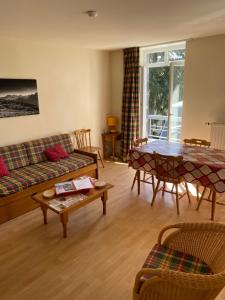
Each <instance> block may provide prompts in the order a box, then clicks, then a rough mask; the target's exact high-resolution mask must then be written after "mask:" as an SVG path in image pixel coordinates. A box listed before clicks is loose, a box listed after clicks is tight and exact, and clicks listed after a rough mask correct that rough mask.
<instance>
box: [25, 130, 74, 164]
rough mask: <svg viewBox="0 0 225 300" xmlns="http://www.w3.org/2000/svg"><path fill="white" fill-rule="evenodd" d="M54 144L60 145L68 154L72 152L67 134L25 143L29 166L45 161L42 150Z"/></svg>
mask: <svg viewBox="0 0 225 300" xmlns="http://www.w3.org/2000/svg"><path fill="white" fill-rule="evenodd" d="M56 144H61V145H62V146H63V147H64V148H65V150H66V151H67V152H68V153H71V152H73V150H74V147H73V143H72V140H71V137H70V135H69V134H60V135H54V136H50V137H46V138H42V139H38V140H33V141H29V142H25V143H24V145H25V147H26V150H27V155H28V159H29V162H30V164H36V163H39V162H41V161H45V160H47V158H46V157H45V155H44V150H45V149H46V148H48V147H52V146H54V145H56Z"/></svg>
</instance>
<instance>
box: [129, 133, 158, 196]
mask: <svg viewBox="0 0 225 300" xmlns="http://www.w3.org/2000/svg"><path fill="white" fill-rule="evenodd" d="M147 143H148V139H147V138H139V139H136V140H134V141H133V147H135V148H136V147H140V146H142V145H146V144H147ZM143 173H144V174H143V179H141V174H140V170H137V171H136V173H135V175H134V179H133V183H132V186H131V190H133V188H134V185H135V183H136V182H137V184H138V195H139V194H140V183H141V182H144V183H148V184H152V189H153V191H154V189H155V181H154V176H153V175H152V174H151V173H150V172H145V171H144V172H143ZM148 175H149V176H148ZM146 176H148V177H147V178H146Z"/></svg>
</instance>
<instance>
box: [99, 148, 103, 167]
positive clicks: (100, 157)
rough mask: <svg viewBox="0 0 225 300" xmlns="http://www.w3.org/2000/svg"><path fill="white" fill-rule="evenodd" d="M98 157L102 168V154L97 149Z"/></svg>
mask: <svg viewBox="0 0 225 300" xmlns="http://www.w3.org/2000/svg"><path fill="white" fill-rule="evenodd" d="M98 157H99V159H100V161H101V163H102V167H103V168H104V163H103V160H102V156H101V153H100V151H98Z"/></svg>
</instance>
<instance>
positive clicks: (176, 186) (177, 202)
mask: <svg viewBox="0 0 225 300" xmlns="http://www.w3.org/2000/svg"><path fill="white" fill-rule="evenodd" d="M160 182H161V181H160V180H158V181H157V185H156V188H155V190H154V194H153V197H152V202H151V206H153V204H154V202H155V198H156V195H157V192H158V191H159V190H160V189H159V185H160ZM165 186H166V183H165V182H163V187H162V192H163V194H162V195H164V192H168V193H172V194H175V196H176V208H177V215H179V214H180V207H179V200H180V198H182V197H183V196H184V195H185V194H186V193H187V196H188V200H189V203H191V198H190V194H189V190H188V186H187V183H186V182H185V188H186V193H184V194H182V195H180V194H179V191H178V183H174V184H173V186H172V190H171V191H166V190H165ZM174 188H175V192H174Z"/></svg>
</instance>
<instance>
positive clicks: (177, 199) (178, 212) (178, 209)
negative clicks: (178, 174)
mask: <svg viewBox="0 0 225 300" xmlns="http://www.w3.org/2000/svg"><path fill="white" fill-rule="evenodd" d="M175 188H176V205H177V215H179V214H180V208H179V194H178V184H177V183H176V184H175Z"/></svg>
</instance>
